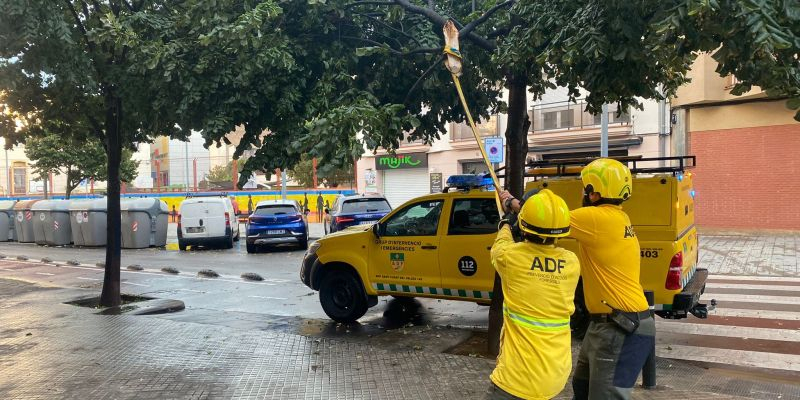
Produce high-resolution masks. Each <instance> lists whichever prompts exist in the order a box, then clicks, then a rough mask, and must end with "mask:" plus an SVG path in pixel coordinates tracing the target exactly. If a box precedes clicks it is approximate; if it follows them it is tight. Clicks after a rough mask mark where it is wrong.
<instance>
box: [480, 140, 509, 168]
mask: <svg viewBox="0 0 800 400" xmlns="http://www.w3.org/2000/svg"><path fill="white" fill-rule="evenodd" d="M483 148H484V149H485V150H486V155H487V156H488V157H489V162H491V163H498V164H499V163H502V162H503V159H504V158H505V154H506V153H505V151H504V150H503V138H502V137H499V136H495V137H487V138H483Z"/></svg>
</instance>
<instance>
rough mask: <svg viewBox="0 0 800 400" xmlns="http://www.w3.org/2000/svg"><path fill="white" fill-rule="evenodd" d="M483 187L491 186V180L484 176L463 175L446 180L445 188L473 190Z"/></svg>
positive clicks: (452, 176)
mask: <svg viewBox="0 0 800 400" xmlns="http://www.w3.org/2000/svg"><path fill="white" fill-rule="evenodd" d="M484 186H492V178H491V177H490V176H485V175H477V174H464V175H451V176H450V177H449V178H447V187H451V188H459V189H474V188H480V187H484Z"/></svg>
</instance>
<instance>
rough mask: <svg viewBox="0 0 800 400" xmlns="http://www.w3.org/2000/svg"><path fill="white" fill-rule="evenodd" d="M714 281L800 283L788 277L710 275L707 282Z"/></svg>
mask: <svg viewBox="0 0 800 400" xmlns="http://www.w3.org/2000/svg"><path fill="white" fill-rule="evenodd" d="M714 278H716V279H725V280H731V281H783V282H800V278H793V277H788V276H756V275H744V276H742V275H718V274H714V275H710V276H709V277H708V282H714Z"/></svg>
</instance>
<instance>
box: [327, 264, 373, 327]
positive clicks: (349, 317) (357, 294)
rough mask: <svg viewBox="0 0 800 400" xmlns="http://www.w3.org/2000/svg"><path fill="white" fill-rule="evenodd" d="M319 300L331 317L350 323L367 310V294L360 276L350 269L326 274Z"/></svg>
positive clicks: (337, 320)
mask: <svg viewBox="0 0 800 400" xmlns="http://www.w3.org/2000/svg"><path fill="white" fill-rule="evenodd" d="M319 302H320V303H321V304H322V309H323V310H324V311H325V314H327V315H328V317H330V319H332V320H334V321H336V322H341V323H350V322H355V321H356V320H357V319H359V318H361V317H362V316H364V314H365V313H366V312H367V295H366V294H365V293H364V289H362V287H361V282H359V280H358V278H357V277H356V276H355V275H354V274H353V273H352V272H350V271H348V270H333V271H329V272H328V273H327V274H325V277H324V278H322V284H321V285H320V289H319Z"/></svg>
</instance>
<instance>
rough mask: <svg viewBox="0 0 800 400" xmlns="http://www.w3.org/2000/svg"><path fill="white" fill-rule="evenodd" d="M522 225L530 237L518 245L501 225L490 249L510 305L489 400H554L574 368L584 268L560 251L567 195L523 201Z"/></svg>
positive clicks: (541, 194)
mask: <svg viewBox="0 0 800 400" xmlns="http://www.w3.org/2000/svg"><path fill="white" fill-rule="evenodd" d="M517 221H518V222H517V223H518V224H519V228H520V230H521V231H522V233H523V236H524V240H523V241H522V242H519V243H515V242H514V239H513V237H512V234H511V229H510V228H509V226H508V224H503V223H502V222H501V225H502V226H501V227H500V231H499V232H498V234H497V239H496V240H495V242H494V245H493V246H492V264H493V265H494V267H495V269H496V270H497V272H498V274H500V277H501V279H502V282H503V293H504V295H505V303H504V305H503V314H504V316H503V330H502V333H501V336H500V354H499V355H498V357H497V366H496V367H495V369H494V371H493V372H492V375H491V380H492V383H493V387H492V388H491V393H490V394H489V398H490V399H514V398H525V399H549V398H552V397H555V396H556V395H558V394H559V393H560V392H561V391H562V390H563V389H564V385H566V383H567V379H568V378H569V373H570V370H571V369H572V351H571V347H570V342H571V332H570V328H569V318H570V315H571V314H572V312H573V311H574V309H575V306H574V304H573V298H574V294H575V286H576V285H577V284H578V278H579V276H580V265H579V264H578V258H577V256H575V254H574V253H572V252H570V251H567V250H565V249H562V248H560V247H556V246H555V242H556V240H557V238H559V237H564V236H566V235H568V234H569V230H570V228H569V223H570V217H569V208H568V207H567V204H566V203H565V202H564V200H563V199H562V198H560V197H558V196H557V195H555V194H554V193H553V192H551V191H550V190H547V189H545V190H542V191H540V192H539V193H538V194H536V195H534V196H533V197H531V198H530V199H528V201H526V202H525V205H524V206H523V207H522V210H521V212H520V214H519V218H518V220H517Z"/></svg>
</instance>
